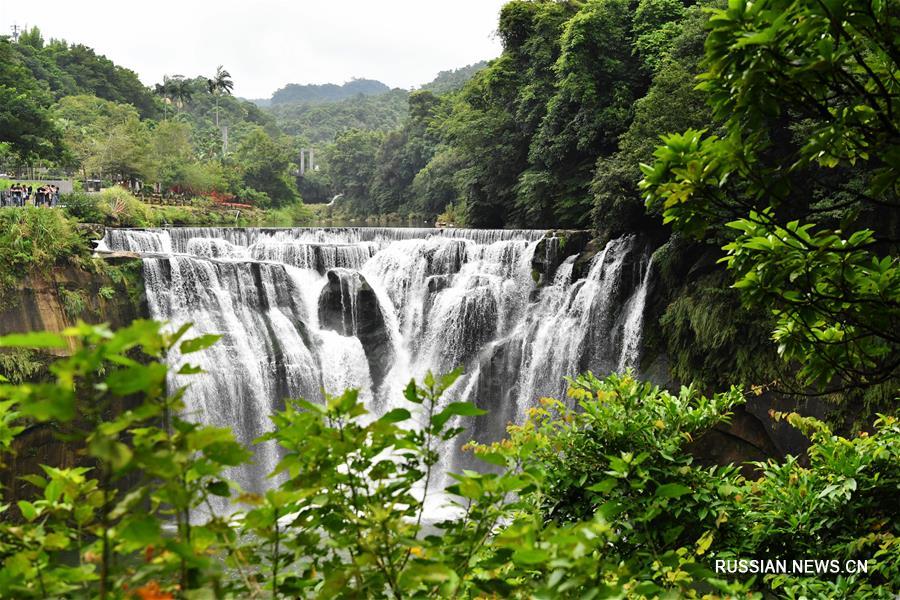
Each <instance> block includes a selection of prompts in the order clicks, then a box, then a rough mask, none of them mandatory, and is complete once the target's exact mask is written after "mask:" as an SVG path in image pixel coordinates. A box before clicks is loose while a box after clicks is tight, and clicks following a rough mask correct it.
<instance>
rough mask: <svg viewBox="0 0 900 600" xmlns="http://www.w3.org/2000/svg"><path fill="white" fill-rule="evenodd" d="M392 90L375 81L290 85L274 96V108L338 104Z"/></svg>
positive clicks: (361, 80) (359, 80)
mask: <svg viewBox="0 0 900 600" xmlns="http://www.w3.org/2000/svg"><path fill="white" fill-rule="evenodd" d="M390 90H391V88H389V87H388V86H386V85H385V84H383V83H381V82H380V81H375V80H373V79H351V80H350V81H348V82H346V83H344V84H343V85H337V84H335V83H325V84H305V85H303V84H298V83H289V84H287V85H286V86H284V87H283V88H281V89H279V90H277V91H276V92H275V93H274V94H272V98H271V100H270V103H271V105H272V106H278V105H279V104H296V103H300V102H309V103H315V102H336V101H338V100H344V99H345V98H352V97H354V96H359V95H362V96H375V95H378V94H384V93H386V92H389V91H390Z"/></svg>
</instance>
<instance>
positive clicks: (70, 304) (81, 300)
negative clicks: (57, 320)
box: [59, 287, 87, 320]
mask: <svg viewBox="0 0 900 600" xmlns="http://www.w3.org/2000/svg"><path fill="white" fill-rule="evenodd" d="M59 296H60V298H61V299H62V307H63V311H64V312H65V313H66V315H67V316H68V317H69V318H70V319H72V320H74V319H77V318H78V317H83V316H84V313H85V310H86V309H87V298H86V297H85V295H84V291H83V290H70V289H67V288H64V287H60V288H59Z"/></svg>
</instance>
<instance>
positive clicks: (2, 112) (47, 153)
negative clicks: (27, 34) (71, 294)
mask: <svg viewBox="0 0 900 600" xmlns="http://www.w3.org/2000/svg"><path fill="white" fill-rule="evenodd" d="M50 101H51V97H50V95H49V94H48V93H47V91H46V89H45V88H44V87H43V86H42V85H41V84H40V83H39V82H38V81H37V80H36V79H35V78H34V77H33V76H32V74H31V72H30V71H29V70H28V69H27V68H25V67H24V66H23V65H22V63H21V61H20V59H19V57H18V56H17V53H16V50H15V48H14V47H13V45H12V44H11V43H10V42H9V41H8V40H6V39H0V147H5V148H7V149H8V150H9V151H10V152H12V153H13V154H14V155H15V156H16V157H17V158H18V159H19V160H20V161H23V162H24V161H28V160H31V159H34V158H45V159H57V158H60V157H61V151H60V149H61V144H60V143H59V141H60V132H59V130H58V128H57V127H56V126H55V125H54V123H53V121H52V119H51V114H50V111H49V110H48V107H49V105H50Z"/></svg>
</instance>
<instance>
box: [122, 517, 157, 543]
mask: <svg viewBox="0 0 900 600" xmlns="http://www.w3.org/2000/svg"><path fill="white" fill-rule="evenodd" d="M161 533H162V531H161V529H160V525H159V520H158V519H156V518H154V517H153V516H151V515H140V516H137V517H132V518H130V519H128V520H127V521H126V524H125V527H123V528H122V529H121V530H120V532H119V537H121V538H122V539H123V540H125V541H128V542H131V543H132V544H134V545H135V546H150V545H153V544H155V543H156V542H158V541H159V539H160V536H161Z"/></svg>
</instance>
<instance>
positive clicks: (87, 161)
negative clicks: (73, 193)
mask: <svg viewBox="0 0 900 600" xmlns="http://www.w3.org/2000/svg"><path fill="white" fill-rule="evenodd" d="M55 116H56V119H57V123H58V124H59V127H60V128H61V130H62V132H63V143H64V144H65V147H66V148H67V149H68V151H69V154H70V155H71V157H72V160H73V166H76V167H78V168H79V169H80V170H81V172H82V176H83V177H85V178H87V177H88V176H89V175H106V176H108V177H113V176H116V175H118V176H121V177H123V178H143V177H144V176H147V177H152V176H153V173H154V171H153V166H152V160H151V152H150V145H149V144H150V134H149V131H148V129H147V126H146V124H145V123H144V122H142V121H141V120H140V116H139V115H138V112H137V109H135V108H134V107H133V106H130V105H127V104H116V103H115V102H110V101H109V100H104V99H102V98H97V97H96V96H87V95H80V96H68V97H66V98H63V99H62V100H61V101H60V102H59V103H58V105H57V107H56V110H55Z"/></svg>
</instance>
